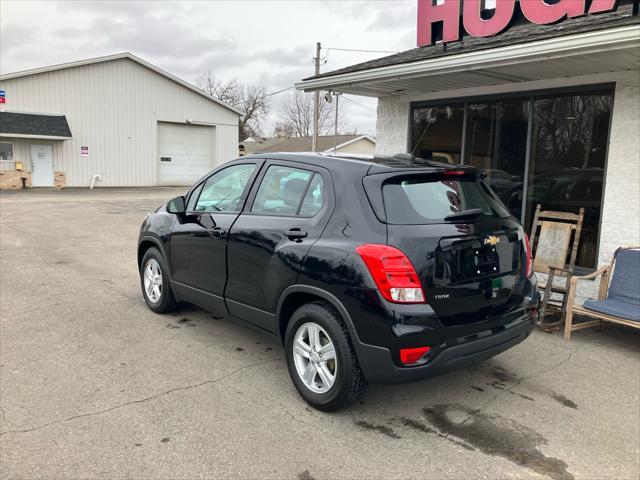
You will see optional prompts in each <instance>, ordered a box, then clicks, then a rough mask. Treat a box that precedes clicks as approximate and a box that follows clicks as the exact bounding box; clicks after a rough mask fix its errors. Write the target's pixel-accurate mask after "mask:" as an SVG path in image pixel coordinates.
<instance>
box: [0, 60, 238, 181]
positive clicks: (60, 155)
mask: <svg viewBox="0 0 640 480" xmlns="http://www.w3.org/2000/svg"><path fill="white" fill-rule="evenodd" d="M0 91H4V97H3V98H4V103H0V188H22V187H23V185H24V186H27V187H29V186H34V187H52V186H54V184H55V186H58V187H63V186H72V187H85V186H89V185H91V184H92V181H94V178H95V184H96V185H97V186H105V187H138V186H155V185H190V184H191V183H193V182H194V181H195V180H196V179H198V178H200V177H201V176H202V175H204V174H205V173H207V172H209V171H211V170H212V169H213V168H214V167H216V166H218V165H220V164H222V163H224V162H226V161H228V160H231V159H232V158H235V157H237V142H238V120H239V111H238V110H236V109H235V108H233V107H231V106H229V105H227V104H225V103H222V102H221V101H219V100H218V99H216V98H214V97H211V96H209V95H207V94H206V93H204V92H203V91H202V90H200V89H198V88H196V87H194V86H193V85H191V84H189V83H187V82H185V81H183V80H181V79H179V78H178V77H176V76H174V75H171V74H170V73H167V72H165V71H163V70H161V69H159V68H158V67H155V66H154V65H151V64H150V63H147V62H145V61H144V60H142V59H140V58H138V57H136V56H134V55H132V54H130V53H120V54H116V55H111V56H107V57H100V58H93V59H89V60H82V61H78V62H72V63H66V64H62V65H53V66H49V67H44V68H37V69H33V70H27V71H23V72H16V73H9V74H6V75H0Z"/></svg>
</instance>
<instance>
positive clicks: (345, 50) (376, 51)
mask: <svg viewBox="0 0 640 480" xmlns="http://www.w3.org/2000/svg"><path fill="white" fill-rule="evenodd" d="M323 50H337V51H339V52H359V53H398V52H394V51H391V50H361V49H355V48H335V47H327V48H324V49H323Z"/></svg>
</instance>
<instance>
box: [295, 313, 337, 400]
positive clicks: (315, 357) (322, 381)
mask: <svg viewBox="0 0 640 480" xmlns="http://www.w3.org/2000/svg"><path fill="white" fill-rule="evenodd" d="M293 359H294V363H295V367H296V372H297V373H298V376H299V377H300V380H302V383H304V385H305V386H306V387H307V388H308V389H309V390H311V391H312V392H314V393H326V392H328V391H329V390H330V389H331V387H332V386H333V384H334V383H335V380H336V375H337V373H338V359H337V358H336V349H335V346H334V344H333V341H332V340H331V337H329V334H328V333H327V331H326V330H325V329H324V328H322V327H321V326H320V325H318V324H317V323H313V322H308V323H305V324H303V325H301V326H300V328H298V331H297V332H296V334H295V337H294V339H293Z"/></svg>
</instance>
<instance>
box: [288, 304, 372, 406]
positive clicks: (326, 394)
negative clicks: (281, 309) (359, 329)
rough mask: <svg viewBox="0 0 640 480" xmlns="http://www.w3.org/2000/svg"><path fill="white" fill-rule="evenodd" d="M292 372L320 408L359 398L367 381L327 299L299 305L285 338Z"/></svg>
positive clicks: (308, 398)
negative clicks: (326, 301) (325, 301)
mask: <svg viewBox="0 0 640 480" xmlns="http://www.w3.org/2000/svg"><path fill="white" fill-rule="evenodd" d="M285 346H286V353H287V366H288V368H289V375H290V376H291V379H292V380H293V383H294V385H295V387H296V389H297V390H298V392H299V393H300V395H301V396H302V397H303V398H304V399H305V400H306V401H307V402H308V403H309V404H310V405H312V406H313V407H315V408H317V409H319V410H325V411H330V410H337V409H339V408H341V407H343V406H345V405H348V404H349V403H352V402H353V401H355V400H357V399H358V398H360V397H361V396H362V394H363V393H364V391H365V389H366V386H367V382H366V380H365V379H364V376H363V375H362V372H361V371H360V368H359V366H358V362H357V359H356V356H355V353H354V352H353V349H352V347H351V344H350V343H349V334H348V332H347V329H346V328H345V326H344V324H343V323H342V319H341V318H340V316H339V315H338V314H337V312H336V311H335V310H334V309H333V308H332V307H331V306H330V305H328V304H326V303H324V302H314V303H309V304H306V305H303V306H301V307H300V308H298V309H297V310H296V311H295V312H294V313H293V315H292V316H291V319H290V321H289V324H288V325H287V333H286V337H285Z"/></svg>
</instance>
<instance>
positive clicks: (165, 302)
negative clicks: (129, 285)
mask: <svg viewBox="0 0 640 480" xmlns="http://www.w3.org/2000/svg"><path fill="white" fill-rule="evenodd" d="M151 259H153V260H155V261H156V262H158V265H159V267H160V272H161V273H162V290H161V292H160V298H159V299H158V300H157V301H156V302H154V301H153V300H151V299H150V298H149V297H148V295H147V292H146V290H145V288H144V270H145V267H146V265H147V262H149V261H150V260H151ZM140 287H141V288H142V296H143V297H144V301H145V303H146V304H147V307H149V309H150V310H152V311H154V312H155V313H169V312H172V311H174V310H175V309H176V308H177V307H178V302H176V298H175V297H174V296H173V291H172V290H171V284H170V282H169V273H168V269H167V265H166V263H165V261H164V257H163V256H162V254H161V253H160V251H159V250H158V249H157V248H155V247H151V248H149V249H148V250H147V251H146V252H144V256H143V257H142V262H141V263H140Z"/></svg>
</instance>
